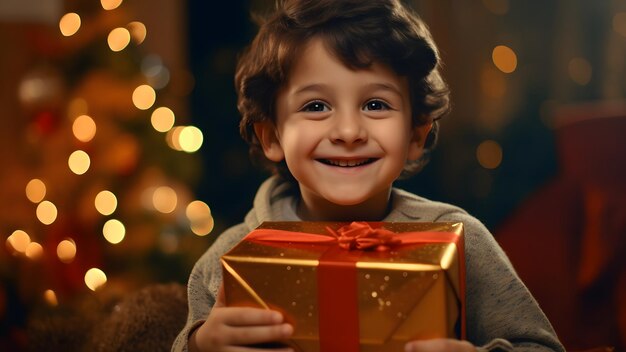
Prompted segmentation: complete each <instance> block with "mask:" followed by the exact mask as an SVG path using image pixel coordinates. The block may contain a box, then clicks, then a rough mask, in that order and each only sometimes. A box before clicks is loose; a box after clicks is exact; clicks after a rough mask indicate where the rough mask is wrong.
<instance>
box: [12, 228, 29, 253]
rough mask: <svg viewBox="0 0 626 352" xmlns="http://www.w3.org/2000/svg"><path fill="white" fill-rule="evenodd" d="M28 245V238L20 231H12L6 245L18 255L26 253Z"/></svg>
mask: <svg viewBox="0 0 626 352" xmlns="http://www.w3.org/2000/svg"><path fill="white" fill-rule="evenodd" d="M29 243H30V236H29V235H28V234H27V233H26V232H24V231H22V230H15V231H13V233H12V234H11V236H9V237H8V238H7V244H8V245H9V246H11V248H13V250H15V251H16V252H20V253H24V252H26V248H27V247H28V244H29Z"/></svg>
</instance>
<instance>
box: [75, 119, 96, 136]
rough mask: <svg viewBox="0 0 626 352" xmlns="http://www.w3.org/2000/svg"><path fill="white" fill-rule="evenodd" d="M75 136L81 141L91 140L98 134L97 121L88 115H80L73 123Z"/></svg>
mask: <svg viewBox="0 0 626 352" xmlns="http://www.w3.org/2000/svg"><path fill="white" fill-rule="evenodd" d="M72 132H74V137H76V139H78V140H79V141H81V142H89V141H90V140H92V139H93V137H94V136H95V135H96V123H95V122H94V120H93V119H92V118H91V117H89V116H87V115H80V116H78V117H77V118H76V119H75V120H74V123H73V124H72Z"/></svg>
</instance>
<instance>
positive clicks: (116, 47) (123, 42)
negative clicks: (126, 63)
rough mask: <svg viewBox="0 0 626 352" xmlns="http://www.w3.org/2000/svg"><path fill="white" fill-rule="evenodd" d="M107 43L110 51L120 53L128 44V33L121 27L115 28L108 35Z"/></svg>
mask: <svg viewBox="0 0 626 352" xmlns="http://www.w3.org/2000/svg"><path fill="white" fill-rule="evenodd" d="M107 43H109V48H111V50H112V51H122V50H124V48H126V47H127V46H128V44H129V43H130V32H128V29H126V28H123V27H118V28H115V29H113V30H112V31H111V32H110V33H109V37H108V38H107Z"/></svg>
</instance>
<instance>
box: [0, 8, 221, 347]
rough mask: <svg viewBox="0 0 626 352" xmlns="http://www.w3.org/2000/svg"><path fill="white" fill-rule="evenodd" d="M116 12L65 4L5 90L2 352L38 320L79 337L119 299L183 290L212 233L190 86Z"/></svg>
mask: <svg viewBox="0 0 626 352" xmlns="http://www.w3.org/2000/svg"><path fill="white" fill-rule="evenodd" d="M124 5H126V4H122V1H121V0H117V1H115V0H112V1H107V0H102V2H101V3H85V2H72V3H69V4H68V8H67V9H66V12H67V13H65V14H64V15H62V16H61V17H60V18H59V19H58V22H56V24H57V26H56V28H55V27H52V26H32V28H29V29H28V30H26V31H21V32H20V33H26V34H25V35H24V36H23V39H25V40H26V41H25V42H22V43H21V45H23V47H26V48H28V50H27V51H28V52H30V53H32V54H34V55H33V56H34V57H36V59H34V60H32V63H29V67H28V69H27V71H26V73H25V74H24V75H21V76H20V78H19V80H18V82H17V83H18V84H16V85H15V86H14V87H13V88H12V89H14V90H15V94H16V96H17V98H18V100H19V102H20V107H19V114H20V117H21V118H23V121H25V123H24V124H23V125H22V127H23V128H18V129H16V130H15V131H13V133H17V134H18V136H17V137H16V138H15V140H16V141H17V145H14V146H13V148H12V151H11V152H10V154H11V155H10V156H5V159H6V160H5V161H4V162H3V164H4V165H3V166H5V170H7V171H8V172H7V173H6V174H5V176H4V178H3V181H4V182H2V183H1V184H0V193H1V194H3V195H6V196H3V200H2V202H3V203H4V204H3V206H2V210H3V212H2V215H0V217H1V221H0V224H2V229H1V231H2V236H3V242H5V246H4V247H3V248H2V250H0V280H2V282H3V283H4V285H2V286H0V321H1V322H2V323H0V330H1V331H2V334H1V336H0V350H14V349H15V350H19V349H24V348H26V346H27V345H28V338H27V326H29V324H31V323H32V322H33V321H35V322H37V321H41V320H42V319H45V318H47V317H62V319H61V320H62V321H63V322H62V324H61V326H65V329H68V328H69V327H68V326H69V325H71V324H69V325H68V324H66V323H68V322H70V321H72V322H74V323H76V322H78V325H82V326H81V327H80V328H78V327H76V328H74V329H78V330H75V331H74V333H75V332H80V331H87V329H88V326H89V322H90V321H92V320H93V319H97V317H98V314H102V313H103V312H105V311H106V309H108V308H109V307H108V306H107V305H109V304H112V302H115V301H116V300H117V299H119V298H120V297H123V296H124V295H126V294H128V293H131V292H134V291H136V290H137V289H139V288H141V287H144V286H147V285H149V284H152V283H158V282H170V281H175V282H184V281H185V280H186V278H187V275H188V273H189V270H190V267H191V265H192V264H193V261H194V260H195V258H197V257H198V256H199V255H200V254H201V252H202V251H203V250H204V248H206V241H207V239H206V238H205V239H203V238H201V237H202V236H205V235H207V234H209V233H210V232H211V231H212V229H213V218H212V216H211V212H210V209H209V207H208V205H207V204H206V203H204V202H202V201H200V200H196V199H195V198H194V194H193V190H192V189H193V188H192V187H194V185H196V184H197V182H198V180H199V177H200V173H201V170H200V163H199V159H198V157H197V155H196V154H194V153H195V152H196V151H198V150H199V148H200V147H201V146H202V142H203V135H202V132H201V131H200V130H199V129H198V128H196V127H194V126H191V125H189V124H188V123H186V121H185V117H184V113H185V110H186V109H185V107H184V105H185V102H184V97H183V98H181V96H184V92H185V91H186V92H187V93H188V92H189V90H190V89H189V87H190V84H191V83H190V78H189V76H188V75H185V74H184V73H180V72H170V70H169V69H168V67H167V65H166V64H165V63H164V62H163V60H162V59H161V58H160V57H159V56H158V55H155V54H152V53H148V52H146V51H145V50H143V48H142V43H143V42H144V40H146V38H147V37H149V35H150V34H149V33H150V32H149V29H148V28H146V26H145V25H144V24H143V23H142V22H140V21H137V20H136V19H135V18H133V12H132V11H130V10H129V9H127V8H125V6H124ZM35 27H36V28H35ZM9 44H10V43H9ZM16 45H18V44H16ZM181 91H182V92H183V94H181ZM181 113H182V114H183V116H181ZM53 325H54V324H53ZM74 325H76V324H74ZM55 326H56V325H55ZM80 329H82V330H80Z"/></svg>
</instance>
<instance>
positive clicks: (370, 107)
mask: <svg viewBox="0 0 626 352" xmlns="http://www.w3.org/2000/svg"><path fill="white" fill-rule="evenodd" d="M363 109H364V110H367V111H375V110H389V105H387V103H385V102H383V101H380V100H370V101H368V102H367V103H365V106H364V107H363Z"/></svg>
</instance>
